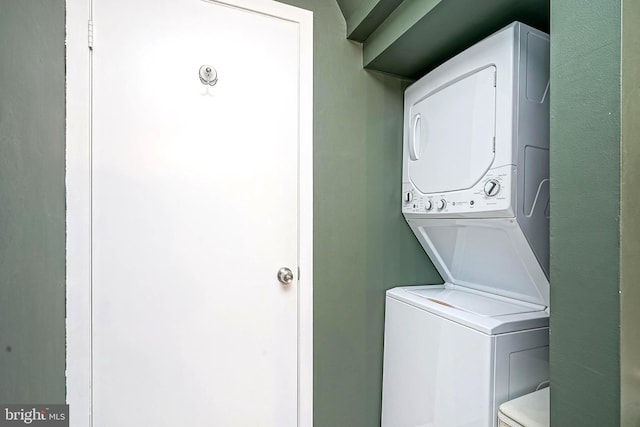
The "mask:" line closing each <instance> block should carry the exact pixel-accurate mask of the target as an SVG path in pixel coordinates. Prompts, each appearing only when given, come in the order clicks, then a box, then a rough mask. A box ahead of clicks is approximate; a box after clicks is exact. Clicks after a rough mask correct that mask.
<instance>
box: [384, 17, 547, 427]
mask: <svg viewBox="0 0 640 427" xmlns="http://www.w3.org/2000/svg"><path fill="white" fill-rule="evenodd" d="M404 108H405V112H404V115H405V116H404V122H405V124H404V155H403V183H402V193H403V203H402V212H403V214H404V216H405V218H406V220H407V222H408V223H409V226H410V227H411V229H412V230H413V232H414V233H415V235H416V236H417V238H418V240H419V241H420V243H421V244H422V246H423V248H424V249H425V251H426V252H427V254H428V255H429V257H430V258H431V260H432V262H433V264H434V265H435V267H436V268H437V269H438V271H439V272H440V275H441V276H442V278H443V279H444V281H445V283H444V284H443V285H431V286H412V287H400V288H395V289H391V290H389V291H387V296H386V320H385V337H384V340H385V341H384V342H385V344H384V373H383V398H382V402H383V403H382V426H383V427H417V426H420V427H463V426H464V427H494V426H496V425H497V413H498V407H499V406H500V404H501V403H503V402H505V401H507V400H510V399H513V398H516V397H518V396H521V395H523V394H526V393H529V392H532V391H534V390H536V389H537V388H539V387H541V386H542V385H543V384H544V383H545V382H546V381H547V380H548V374H549V356H548V354H549V280H548V272H549V37H548V35H547V34H545V33H542V32H540V31H538V30H536V29H534V28H531V27H528V26H526V25H524V24H521V23H518V22H515V23H513V24H511V25H509V26H508V27H506V28H504V29H503V30H501V31H499V32H497V33H495V34H493V35H492V36H490V37H488V38H486V39H484V40H483V41H481V42H479V43H478V44H476V45H474V46H473V47H471V48H469V49H467V50H466V51H464V52H462V53H461V54H459V55H458V56H456V57H454V58H453V59H451V60H449V61H447V62H446V63H444V64H443V65H441V66H439V67H438V68H436V69H435V70H434V71H432V72H431V73H429V74H428V75H426V76H425V77H423V78H421V79H420V80H418V81H417V82H415V83H414V84H413V85H411V86H410V87H409V88H408V89H407V90H406V93H405V104H404Z"/></svg>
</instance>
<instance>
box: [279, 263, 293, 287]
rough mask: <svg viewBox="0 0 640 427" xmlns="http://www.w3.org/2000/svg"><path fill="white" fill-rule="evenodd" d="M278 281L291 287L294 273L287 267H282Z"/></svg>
mask: <svg viewBox="0 0 640 427" xmlns="http://www.w3.org/2000/svg"><path fill="white" fill-rule="evenodd" d="M278 280H279V281H280V283H282V284H283V285H290V284H291V282H293V272H292V271H291V270H290V269H288V268H287V267H282V268H281V269H280V270H278Z"/></svg>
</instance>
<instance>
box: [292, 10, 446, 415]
mask: <svg viewBox="0 0 640 427" xmlns="http://www.w3.org/2000/svg"><path fill="white" fill-rule="evenodd" d="M286 3H290V4H294V5H296V6H299V7H302V8H305V9H309V10H313V11H314V180H315V183H314V186H315V189H314V197H315V201H314V203H315V205H314V216H315V219H314V239H315V242H314V251H315V258H314V271H315V274H314V422H315V423H314V426H315V427H346V426H348V427H372V426H376V425H380V407H381V376H382V337H383V328H384V291H385V289H387V288H390V287H393V286H398V285H410V284H421V283H441V281H440V277H439V276H438V274H437V273H436V272H435V270H434V269H433V267H432V266H431V263H430V262H429V261H428V258H427V256H426V255H425V253H424V251H423V250H422V248H421V247H420V245H419V243H418V242H417V241H416V239H415V238H414V236H413V234H412V233H411V231H410V230H409V228H408V226H407V225H406V223H405V222H404V219H403V218H402V215H401V213H400V203H401V193H400V189H401V166H402V161H401V154H402V152H401V150H402V94H403V82H402V81H400V80H397V79H394V78H391V77H386V76H382V75H379V74H373V73H369V72H367V71H364V70H363V69H362V48H361V45H360V44H357V43H354V42H350V41H347V40H346V39H345V31H346V28H345V22H344V19H343V17H342V15H341V13H340V10H339V8H338V5H337V4H336V2H335V0H322V1H320V0H289V1H287V2H286Z"/></svg>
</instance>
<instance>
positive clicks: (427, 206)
mask: <svg viewBox="0 0 640 427" xmlns="http://www.w3.org/2000/svg"><path fill="white" fill-rule="evenodd" d="M431 209H433V203H431V200H427V201H426V202H425V204H424V210H425V211H430V210H431Z"/></svg>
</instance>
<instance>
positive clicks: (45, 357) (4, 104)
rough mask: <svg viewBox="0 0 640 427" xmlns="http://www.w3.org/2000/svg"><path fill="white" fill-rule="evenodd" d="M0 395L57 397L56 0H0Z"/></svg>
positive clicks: (14, 399) (59, 158)
mask: <svg viewBox="0 0 640 427" xmlns="http://www.w3.org/2000/svg"><path fill="white" fill-rule="evenodd" d="M0 58H1V60H0V384H2V386H1V387H0V402H1V403H39V402H42V403H56V402H59V403H62V402H64V399H65V379H64V368H65V353H64V352H65V333H64V313H65V309H64V304H65V291H64V280H65V216H64V209H65V201H64V120H65V119H64V105H65V103H64V99H65V98H64V96H65V95H64V90H65V77H64V71H65V66H64V0H29V1H10V0H4V1H0Z"/></svg>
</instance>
